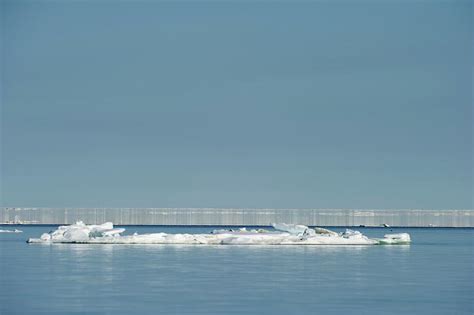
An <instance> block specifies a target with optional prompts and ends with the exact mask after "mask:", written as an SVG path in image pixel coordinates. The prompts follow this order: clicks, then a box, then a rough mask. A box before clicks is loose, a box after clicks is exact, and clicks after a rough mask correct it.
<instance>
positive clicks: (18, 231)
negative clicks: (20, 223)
mask: <svg viewBox="0 0 474 315" xmlns="http://www.w3.org/2000/svg"><path fill="white" fill-rule="evenodd" d="M0 233H23V231H21V230H17V229H14V230H0Z"/></svg>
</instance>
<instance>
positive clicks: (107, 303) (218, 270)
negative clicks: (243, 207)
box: [0, 226, 474, 315]
mask: <svg viewBox="0 0 474 315" xmlns="http://www.w3.org/2000/svg"><path fill="white" fill-rule="evenodd" d="M14 228H20V229H22V230H23V231H24V233H19V234H5V233H0V314H2V315H3V314H41V313H43V314H316V313H323V312H324V313H325V314H342V313H354V314H382V313H383V314H400V313H406V314H473V313H474V302H473V299H474V246H473V241H474V229H437V228H430V229H409V228H405V229H394V231H396V232H401V231H406V232H408V233H410V234H411V236H412V239H413V244H412V245H410V246H300V247H299V246H193V245H187V246H176V245H87V244H76V245H74V244H55V245H41V244H26V243H25V240H26V239H27V238H29V237H39V236H40V235H41V233H43V232H48V231H49V230H52V229H54V228H53V227H45V226H42V227H38V226H36V227H31V226H30V227H26V226H22V227H14V226H10V227H7V226H3V227H0V229H14ZM126 228H127V232H129V233H133V232H135V231H137V232H138V233H145V232H158V231H165V232H191V233H197V232H209V231H211V230H212V228H197V227H186V228H176V227H173V228H172V227H126ZM336 230H341V229H336ZM358 230H360V231H361V232H363V233H364V234H367V235H369V236H382V235H383V234H384V233H387V232H389V229H358Z"/></svg>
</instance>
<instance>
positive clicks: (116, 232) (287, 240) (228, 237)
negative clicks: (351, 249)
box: [28, 222, 411, 245]
mask: <svg viewBox="0 0 474 315" xmlns="http://www.w3.org/2000/svg"><path fill="white" fill-rule="evenodd" d="M273 227H274V229H275V230H272V231H268V230H264V229H258V230H255V229H254V230H247V229H246V228H240V229H227V230H226V229H220V230H214V231H213V232H211V233H210V234H167V233H151V234H137V233H135V234H133V235H124V236H122V235H120V234H121V233H122V232H124V231H125V229H122V228H114V226H113V224H112V223H111V222H107V223H104V224H101V225H86V224H84V223H83V222H77V223H76V224H72V225H67V226H60V227H58V229H57V230H55V231H52V232H50V233H44V234H43V235H41V237H40V238H30V239H29V240H28V243H87V244H207V245H394V244H409V243H410V241H411V240H410V235H409V234H406V233H400V234H387V235H385V236H384V238H368V237H367V236H365V235H363V234H362V233H360V232H358V231H352V230H346V231H345V232H342V233H337V232H334V231H330V230H327V229H323V228H314V229H312V228H309V227H307V226H305V225H293V224H283V223H280V224H273Z"/></svg>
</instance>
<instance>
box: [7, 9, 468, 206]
mask: <svg viewBox="0 0 474 315" xmlns="http://www.w3.org/2000/svg"><path fill="white" fill-rule="evenodd" d="M472 3H473V2H472V1H347V2H346V1H335V2H332V1H304V2H298V1H281V2H271V1H266V2H262V1H260V2H256V1H255V2H253V1H241V2H240V1H225V2H222V3H219V2H216V1H212V2H204V1H193V2H184V1H178V2H164V1H120V2H119V1H16V0H15V1H3V2H2V7H1V11H2V16H1V20H2V36H1V37H2V46H1V53H2V70H1V71H2V72H1V74H2V78H1V87H2V119H1V124H2V174H1V175H2V176H1V177H2V202H1V204H2V205H3V206H53V207H62V206H71V207H95V206H97V207H274V208H285V207H292V208H325V207H330V208H435V209H439V208H471V209H472V208H473V199H472V196H473V173H472V166H473V165H472V163H473V161H472V147H473V141H472V131H473V130H472V124H473V112H472V109H473V94H472V84H473V80H472V72H473V59H472V56H473V4H472Z"/></svg>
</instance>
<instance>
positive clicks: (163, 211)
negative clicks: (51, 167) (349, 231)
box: [0, 208, 474, 227]
mask: <svg viewBox="0 0 474 315" xmlns="http://www.w3.org/2000/svg"><path fill="white" fill-rule="evenodd" d="M78 220H82V221H84V222H85V223H87V224H100V223H103V222H106V221H111V222H113V223H114V224H117V225H128V224H130V225H132V224H136V225H247V226H248V225H270V224H271V223H273V222H285V223H295V224H305V225H312V226H314V225H319V226H359V225H365V226H380V225H382V224H388V225H391V226H421V227H423V226H440V227H474V210H352V209H210V208H209V209H207V208H199V209H198V208H88V209H84V208H0V223H13V222H18V223H20V222H21V223H33V224H70V223H74V222H76V221H78Z"/></svg>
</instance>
